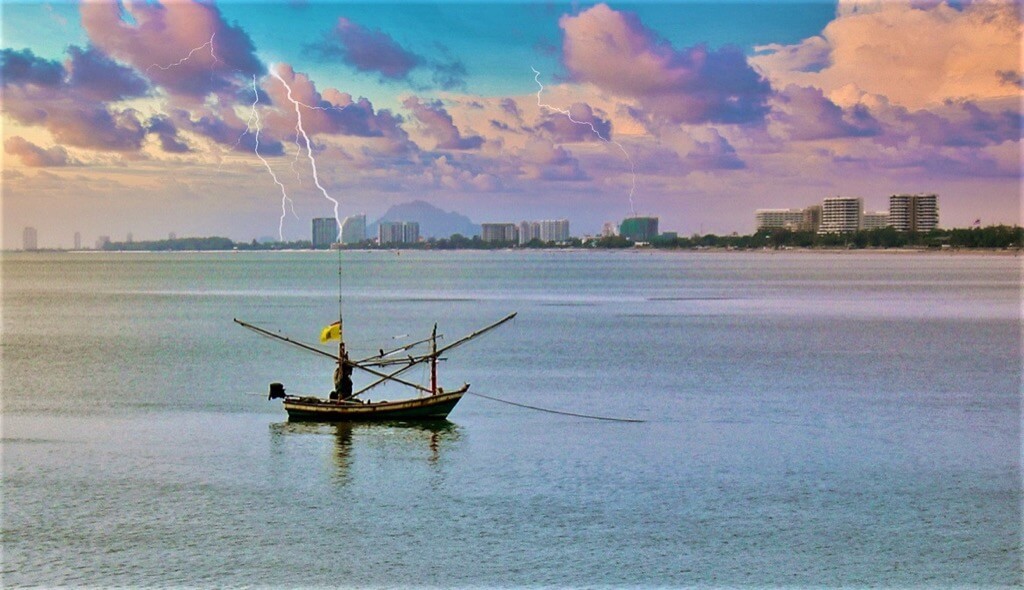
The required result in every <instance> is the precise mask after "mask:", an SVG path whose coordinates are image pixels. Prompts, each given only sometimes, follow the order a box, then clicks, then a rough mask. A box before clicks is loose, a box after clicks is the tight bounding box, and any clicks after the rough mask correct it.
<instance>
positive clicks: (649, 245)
mask: <svg viewBox="0 0 1024 590" xmlns="http://www.w3.org/2000/svg"><path fill="white" fill-rule="evenodd" d="M1022 245H1024V228H1021V227H1020V226H1007V225H994V226H988V227H975V228H969V229H940V230H933V231H930V232H927V233H921V234H917V233H911V232H898V231H896V230H894V229H893V228H891V227H887V228H880V229H874V230H864V231H858V232H852V233H845V234H816V233H813V232H803V231H792V230H788V229H767V230H761V231H758V232H755V233H753V234H750V235H743V236H741V235H738V234H732V235H728V236H718V235H714V234H706V235H693V236H689V237H677V236H675V235H670V236H666V235H662V236H659V237H657V238H655V239H652V240H651V241H650V242H634V241H632V240H629V239H627V238H624V237H621V236H602V237H587V238H583V239H580V238H570V239H569V240H567V241H565V242H559V243H554V242H541V241H540V240H532V241H530V242H528V243H526V244H516V243H513V242H497V241H484V240H482V239H481V238H480V236H473V237H465V236H462V235H460V234H454V235H452V236H450V237H448V238H440V239H436V238H430V239H428V240H425V241H420V242H416V243H398V244H383V245H381V244H377V243H376V242H374V241H370V240H366V241H363V242H360V243H358V244H350V245H349V244H347V245H342V246H340V249H341V250H387V251H392V250H657V251H689V252H709V251H710V252H733V251H739V252H764V251H767V252H887V253H921V252H946V253H949V252H975V251H977V252H1019V251H1020V249H1021V247H1022ZM338 247H339V245H338V244H335V245H333V246H332V248H333V249H337V248H338ZM326 249H327V248H314V247H313V243H312V242H311V241H309V240H298V241H294V242H257V241H256V240H252V241H251V242H235V241H233V240H231V239H230V238H225V237H220V236H211V237H192V238H176V239H167V240H151V241H138V242H135V241H132V242H127V241H126V242H106V243H104V244H103V247H102V248H100V249H94V250H75V249H61V248H53V249H34V250H28V251H31V252H246V251H250V252H252V251H259V252H267V251H314V250H321V251H322V250H326ZM6 251H7V252H10V251H25V250H6Z"/></svg>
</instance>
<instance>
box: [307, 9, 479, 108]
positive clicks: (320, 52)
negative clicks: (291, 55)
mask: <svg viewBox="0 0 1024 590" xmlns="http://www.w3.org/2000/svg"><path fill="white" fill-rule="evenodd" d="M305 49H306V51H307V52H309V53H311V54H313V55H315V56H318V57H319V58H321V59H324V60H335V59H340V60H341V61H343V62H345V63H346V64H348V65H349V66H351V67H352V68H354V69H355V70H357V71H359V72H367V73H373V74H377V75H378V76H380V79H381V80H383V81H410V77H411V76H412V73H413V71H414V70H417V69H428V70H430V72H431V81H432V82H433V84H434V86H436V87H439V88H443V89H445V90H450V89H453V88H462V87H465V77H466V73H467V71H466V66H465V64H463V63H462V62H461V61H459V60H458V59H455V58H454V57H452V56H451V55H450V54H449V52H448V50H447V49H446V48H445V47H444V46H442V45H439V44H438V46H437V50H438V51H439V53H440V54H441V59H428V58H426V57H424V56H422V55H419V54H417V53H414V52H413V51H410V50H409V49H406V48H405V47H402V46H401V45H400V44H399V43H398V42H397V41H395V40H394V38H392V37H391V36H390V35H388V34H387V33H385V32H384V31H381V30H380V29H370V28H368V27H364V26H363V25H360V24H359V23H356V22H354V21H352V20H349V19H347V18H345V17H341V18H339V19H338V24H337V25H335V27H334V28H333V29H331V30H330V31H328V32H327V33H326V34H324V36H323V39H321V40H320V41H318V42H316V43H310V44H307V45H306V46H305Z"/></svg>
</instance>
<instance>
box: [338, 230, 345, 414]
mask: <svg viewBox="0 0 1024 590" xmlns="http://www.w3.org/2000/svg"><path fill="white" fill-rule="evenodd" d="M338 241H339V244H338V368H339V369H341V371H342V373H344V372H345V368H344V367H343V366H342V363H344V362H345V322H344V320H343V319H342V315H341V244H340V242H341V225H338ZM338 394H339V395H340V394H341V392H340V391H339V392H338Z"/></svg>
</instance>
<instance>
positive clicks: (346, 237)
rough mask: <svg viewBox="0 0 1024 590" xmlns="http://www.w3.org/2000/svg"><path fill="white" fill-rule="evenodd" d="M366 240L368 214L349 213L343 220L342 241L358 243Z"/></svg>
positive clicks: (343, 242) (344, 242)
mask: <svg viewBox="0 0 1024 590" xmlns="http://www.w3.org/2000/svg"><path fill="white" fill-rule="evenodd" d="M363 241H366V215H363V214H362V213H360V214H359V215H349V216H348V217H346V218H345V219H344V220H343V221H342V222H341V243H342V244H358V243H359V242H363Z"/></svg>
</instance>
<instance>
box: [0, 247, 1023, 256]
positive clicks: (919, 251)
mask: <svg viewBox="0 0 1024 590" xmlns="http://www.w3.org/2000/svg"><path fill="white" fill-rule="evenodd" d="M275 252H280V253H298V252H306V253H310V254H315V253H331V254H334V253H336V252H337V250H314V249H308V248H296V249H280V250H272V249H266V250H61V249H38V250H0V255H8V254H16V255H23V254H44V255H45V254H83V255H92V254H207V253H208V254H264V253H275ZM345 252H380V253H387V254H391V253H401V252H483V253H486V252H524V253H525V252H621V253H634V254H640V253H665V254H764V255H773V254H783V255H786V254H844V255H853V254H879V255H885V256H898V255H915V256H916V255H927V256H934V255H948V256H955V255H969V256H974V255H983V254H984V255H996V256H1019V255H1020V254H1021V253H1022V252H1024V249H1022V248H852V249H851V248H760V249H753V248H751V249H739V248H647V247H641V248H636V247H634V248H577V247H568V248H494V249H487V248H450V249H437V248H386V249H385V248H353V249H350V250H349V249H345V250H342V253H345Z"/></svg>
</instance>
